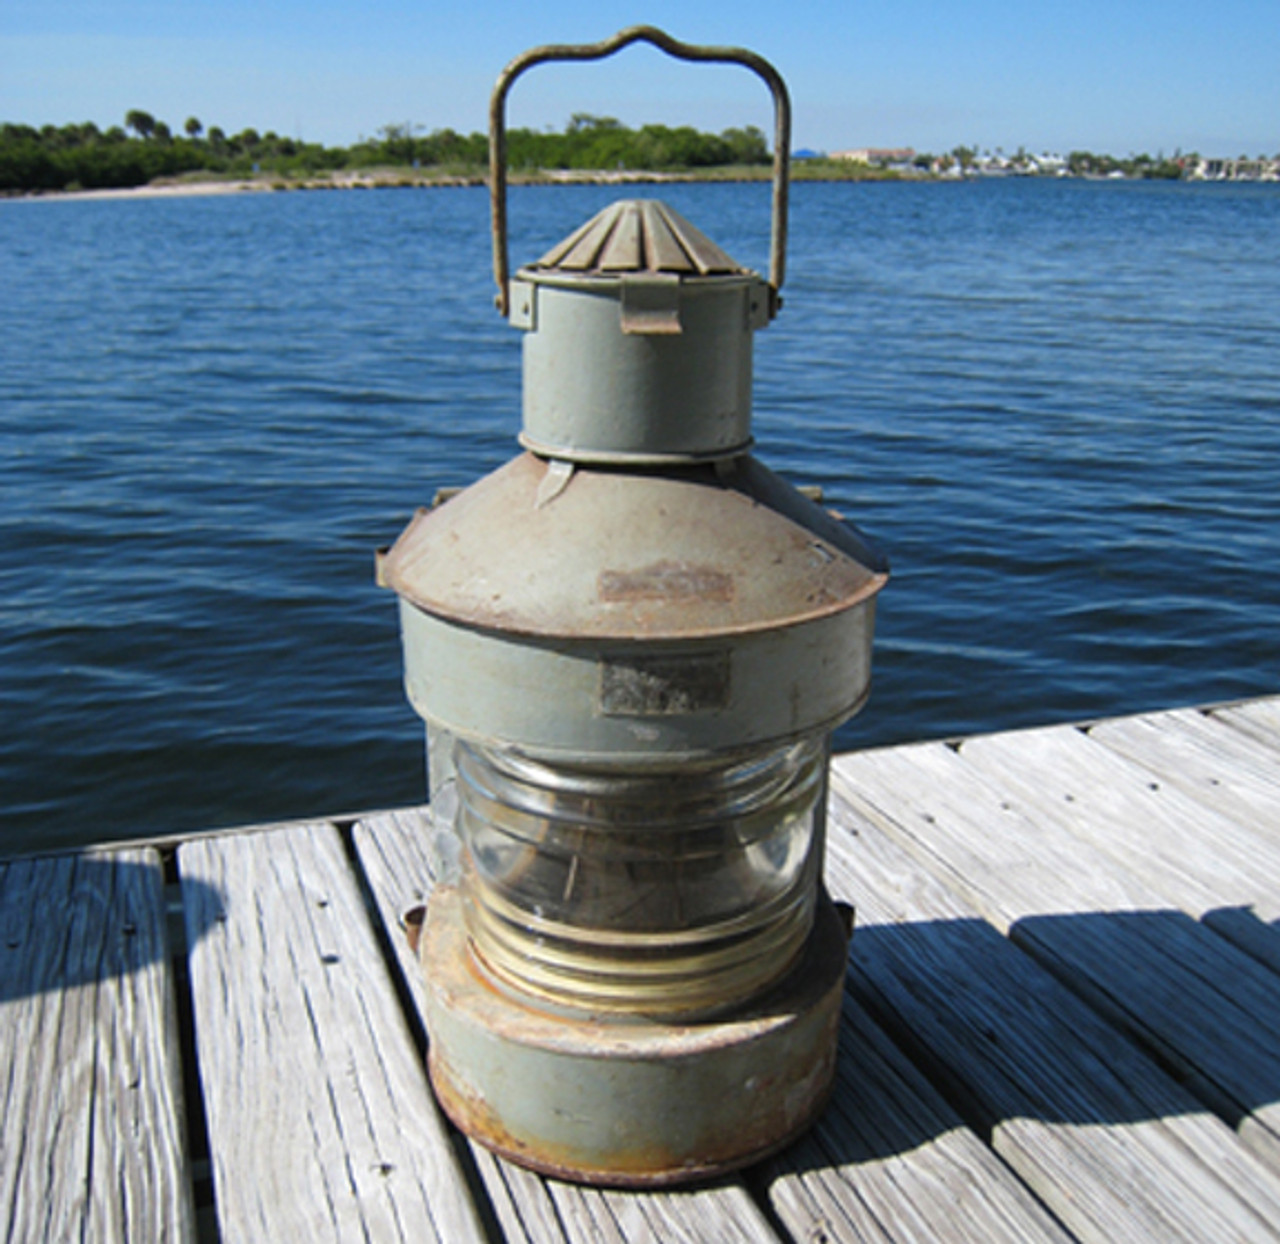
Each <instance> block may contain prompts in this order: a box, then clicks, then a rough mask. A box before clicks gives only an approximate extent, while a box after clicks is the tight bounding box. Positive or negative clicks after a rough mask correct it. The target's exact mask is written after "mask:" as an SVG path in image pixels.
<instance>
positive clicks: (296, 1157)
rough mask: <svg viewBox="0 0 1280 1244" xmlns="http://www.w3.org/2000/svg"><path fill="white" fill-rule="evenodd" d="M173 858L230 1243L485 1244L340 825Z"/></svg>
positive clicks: (217, 845) (223, 1223)
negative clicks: (361, 1243)
mask: <svg viewBox="0 0 1280 1244" xmlns="http://www.w3.org/2000/svg"><path fill="white" fill-rule="evenodd" d="M178 865H179V870H180V873H181V876H182V886H183V897H184V902H185V906H186V913H187V926H188V940H189V942H190V946H191V949H190V961H191V984H192V995H193V1004H194V1010H195V1023H196V1047H197V1053H198V1058H199V1066H200V1077H201V1081H202V1084H203V1086H204V1097H205V1109H206V1115H207V1118H208V1128H209V1142H210V1152H211V1157H212V1165H213V1176H214V1195H215V1200H216V1204H217V1211H218V1224H219V1228H220V1231H221V1236H222V1239H223V1241H224V1244H234V1242H235V1241H240V1240H244V1241H254V1242H257V1241H261V1240H307V1241H316V1240H325V1239H328V1240H335V1241H338V1240H342V1241H346V1240H352V1239H362V1240H377V1241H380V1242H381V1241H393V1240H403V1241H410V1240H412V1241H414V1242H415V1244H417V1242H418V1241H421V1240H438V1241H441V1242H442V1244H454V1242H455V1241H463V1240H480V1239H483V1238H484V1233H483V1229H482V1226H481V1223H480V1220H479V1217H478V1215H477V1213H476V1209H475V1206H474V1205H473V1203H472V1201H471V1199H470V1196H469V1194H468V1192H467V1187H466V1181H465V1175H464V1173H463V1171H462V1169H461V1166H460V1165H459V1163H458V1160H457V1155H456V1154H455V1152H454V1150H453V1147H452V1142H451V1140H450V1137H449V1135H448V1132H447V1130H446V1128H445V1125H444V1123H443V1120H442V1119H441V1118H440V1116H439V1114H438V1112H437V1111H436V1108H435V1103H434V1101H433V1099H432V1097H431V1093H430V1089H429V1088H428V1085H427V1083H426V1078H425V1076H424V1074H423V1069H422V1065H421V1062H420V1060H419V1058H418V1054H417V1051H416V1049H415V1047H414V1043H413V1040H412V1037H411V1034H410V1032H409V1030H408V1028H407V1026H406V1022H405V1018H404V1015H403V1013H402V1012H401V1010H400V1007H399V1004H398V1001H397V998H396V994H395V990H394V986H393V984H392V981H391V978H390V976H389V975H388V973H387V969H386V966H385V964H384V962H383V959H382V956H381V952H380V950H379V947H378V944H377V939H376V937H375V935H374V932H373V928H372V925H371V924H370V922H369V918H368V914H367V912H366V909H365V906H364V903H363V899H362V896H361V893H360V891H359V888H358V885H357V883H356V879H355V877H354V875H353V873H352V871H351V867H350V862H349V861H348V859H347V858H346V855H345V852H344V848H343V845H342V842H341V839H340V837H339V835H338V833H337V831H336V829H334V827H332V826H330V825H326V824H314V825H308V826H302V827H296V828H293V829H290V830H288V831H284V832H280V833H262V834H252V835H245V836H230V837H221V838H209V839H205V840H202V841H199V842H194V843H191V844H189V845H187V846H184V847H183V848H182V849H181V850H180V851H179V854H178Z"/></svg>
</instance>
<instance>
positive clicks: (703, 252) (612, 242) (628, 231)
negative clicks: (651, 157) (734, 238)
mask: <svg viewBox="0 0 1280 1244" xmlns="http://www.w3.org/2000/svg"><path fill="white" fill-rule="evenodd" d="M529 268H530V269H532V270H534V271H538V272H552V271H557V272H565V273H579V274H586V273H592V274H596V275H600V276H609V275H615V274H620V273H624V272H669V273H675V274H677V275H688V276H715V275H722V274H731V273H744V272H746V271H747V269H746V268H744V267H742V266H741V265H740V264H738V263H735V262H734V260H733V259H731V258H730V257H729V256H728V255H727V254H725V252H724V251H723V250H721V248H720V247H719V246H717V245H716V244H715V243H714V242H713V241H712V240H711V239H710V238H709V237H707V235H706V234H705V233H703V232H702V231H701V230H699V229H698V228H696V227H695V226H694V225H691V224H690V223H689V222H688V221H687V220H685V218H684V217H683V216H681V215H680V213H679V212H676V211H673V210H672V209H671V208H669V207H668V206H667V205H666V204H665V203H660V202H658V201H657V200H656V199H619V200H618V201H617V202H616V203H611V204H610V205H609V206H608V207H606V208H605V209H604V210H603V211H601V212H597V213H596V214H595V215H594V216H593V217H592V218H591V219H590V220H588V221H587V222H586V224H584V225H582V226H580V227H579V228H577V229H575V230H574V231H573V232H572V233H571V234H570V235H569V236H568V237H567V238H565V239H564V240H563V241H562V242H560V243H559V244H558V245H556V246H553V247H552V248H551V249H550V250H549V251H547V253H546V254H545V255H543V256H542V258H541V259H539V260H538V261H537V262H536V263H533V264H530V265H529Z"/></svg>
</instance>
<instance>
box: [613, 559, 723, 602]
mask: <svg viewBox="0 0 1280 1244" xmlns="http://www.w3.org/2000/svg"><path fill="white" fill-rule="evenodd" d="M597 595H598V596H599V598H600V600H602V601H606V602H610V603H618V604H621V603H630V602H633V601H641V600H653V601H663V602H668V601H669V602H683V601H717V602H723V601H731V600H733V598H734V586H733V576H732V575H729V574H725V572H724V571H723V570H717V569H716V568H715V567H714V566H691V565H689V564H688V563H687V562H673V561H660V562H654V563H653V565H651V566H645V567H644V568H642V569H640V570H602V571H601V572H600V577H599V580H598V585H597Z"/></svg>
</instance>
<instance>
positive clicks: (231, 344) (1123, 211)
mask: <svg viewBox="0 0 1280 1244" xmlns="http://www.w3.org/2000/svg"><path fill="white" fill-rule="evenodd" d="M613 197H616V193H615V192H612V191H609V190H605V189H597V188H589V187H580V188H562V189H538V190H523V191H521V190H517V191H515V192H513V196H512V221H513V239H512V250H513V254H514V256H515V257H516V259H517V260H519V259H524V258H531V257H533V256H535V255H537V254H540V253H541V251H542V250H543V249H545V248H546V247H547V246H548V245H550V244H551V243H552V242H554V241H556V240H558V238H559V237H561V236H563V235H564V234H566V233H568V232H569V231H570V230H571V229H572V228H573V227H575V226H576V225H577V224H579V223H580V222H581V221H582V220H584V219H585V218H586V217H587V216H588V215H590V214H591V213H592V212H594V211H595V210H596V209H597V208H599V207H600V206H603V205H604V204H605V203H606V202H608V201H609V200H610V199H612V198H613ZM663 197H664V198H666V199H667V200H668V201H669V202H670V203H671V204H672V205H673V206H674V207H676V208H677V210H679V211H681V212H683V213H684V214H685V215H687V216H689V217H690V218H691V219H692V220H693V221H694V223H696V224H698V225H699V226H700V227H701V228H703V229H704V230H705V231H706V232H708V233H709V234H711V235H712V236H713V237H714V238H715V239H716V240H717V241H718V242H720V243H721V244H722V245H723V246H724V247H725V248H726V249H727V250H729V252H730V253H731V254H733V255H734V256H735V257H736V258H738V259H739V260H741V261H744V262H748V263H751V264H753V265H755V266H757V267H761V266H763V265H765V263H766V262H767V238H768V199H767V190H766V189H765V188H762V187H746V186H674V187H670V188H667V189H664V191H663ZM486 212H487V203H486V198H485V195H484V192H483V191H481V190H439V191H409V190H405V191H383V192H364V193H358V192H348V193H342V194H275V195H258V196H244V197H233V198H210V199H186V200H181V201H174V200H142V201H130V202H114V201H113V202H98V201H63V202H22V203H0V272H2V273H3V288H4V297H3V298H2V299H0V363H2V364H3V365H2V366H0V818H3V819H2V821H0V825H2V826H3V828H0V833H2V834H4V835H5V838H6V841H7V842H9V843H10V844H13V843H17V842H23V843H30V842H38V841H44V842H48V843H49V844H57V843H59V842H62V841H67V840H70V839H72V838H75V837H82V838H97V837H105V836H111V835H114V836H118V835H122V834H134V833H137V834H142V833H159V832H164V831H169V830H178V829H187V828H198V827H207V826H215V825H225V824H233V823H238V822H245V821H251V820H265V819H272V818H278V817H286V816H300V815H307V814H319V813H335V812H339V811H351V810H357V809H365V808H373V807H381V806H387V805H392V804H398V803H405V802H412V801H416V800H418V799H420V798H421V796H422V792H423V776H422V768H423V766H422V757H421V751H422V748H421V733H420V723H419V721H418V719H417V718H416V717H415V716H414V715H413V714H412V712H411V711H410V709H409V708H408V706H407V704H406V703H405V701H404V697H403V694H402V691H401V688H400V654H399V643H398V637H397V630H396V617H395V607H394V600H393V598H392V597H391V596H389V595H388V594H386V593H384V592H381V591H379V590H378V589H376V588H375V587H374V585H373V561H372V556H373V549H374V548H375V546H377V545H380V544H385V543H388V542H389V541H390V540H392V539H393V538H394V537H395V535H396V534H397V533H398V531H399V530H400V529H401V527H403V525H404V524H405V522H406V521H407V519H408V517H409V516H410V515H411V513H412V511H413V509H414V507H415V506H417V505H420V504H423V503H425V502H427V501H428V500H429V499H430V497H431V496H432V494H433V493H434V491H435V489H436V488H437V487H438V486H440V485H450V484H465V483H467V482H469V481H471V480H473V479H475V478H476V477H478V476H479V475H480V474H482V473H484V472H485V471H487V470H489V469H492V468H493V467H496V466H497V465H499V464H500V463H501V462H503V461H505V460H506V459H507V458H508V457H510V456H511V455H512V454H513V453H514V452H515V444H514V439H513V438H514V434H515V432H516V430H517V428H518V423H519V387H520V377H519V334H518V333H517V332H516V331H515V330H513V329H510V328H508V327H507V326H505V325H504V324H503V323H502V321H500V320H499V319H498V317H497V316H496V315H495V314H494V313H493V311H492V309H491V294H490V286H489V280H490V278H489V256H488V250H487V248H488V222H487V215H486ZM792 213H793V214H792V235H791V249H790V264H789V269H788V281H787V289H786V294H787V307H786V310H785V311H784V313H783V315H782V317H781V318H780V319H779V320H778V321H777V322H776V323H775V324H774V325H773V326H772V327H770V328H769V329H768V330H767V331H766V332H764V333H762V334H761V335H760V336H759V338H758V340H757V351H756V434H757V440H758V444H759V450H758V452H759V455H760V457H761V458H762V459H763V460H764V461H766V462H767V463H768V464H769V465H771V466H773V467H774V468H775V469H777V470H779V471H781V472H782V473H783V474H784V475H786V476H788V477H789V478H791V479H793V480H794V481H795V482H798V483H818V484H821V485H823V487H824V488H825V490H826V496H827V500H828V501H829V502H830V503H832V504H834V505H836V506H837V507H838V508H840V509H841V510H842V511H844V512H845V513H846V514H847V515H848V516H849V517H851V518H853V519H854V520H855V521H857V522H858V523H859V525H860V526H862V527H863V528H864V530H866V531H867V532H868V533H869V534H870V535H871V536H872V537H873V538H875V539H876V540H877V541H878V542H879V543H880V544H882V545H883V546H884V548H885V549H886V550H887V552H888V554H889V556H890V559H891V561H892V564H893V569H894V578H893V580H892V582H891V583H890V585H889V587H888V588H887V589H886V591H885V592H884V594H883V596H882V597H881V607H880V612H879V617H878V635H877V643H876V655H875V670H876V674H875V690H874V693H873V696H872V700H871V703H870V705H869V706H868V707H867V709H866V710H865V711H864V712H863V714H862V715H861V716H860V717H858V718H857V719H855V721H854V722H853V723H851V725H849V726H848V727H846V728H845V729H844V730H843V731H842V732H841V734H840V737H839V742H840V744H841V745H842V746H864V745H869V744H874V743H883V742H891V741H898V740H904V739H915V738H924V737H930V736H939V735H952V734H958V733H970V732H975V731H983V730H991V729H997V728H1002V727H1008V726H1014V725H1020V724H1030V723H1039V722H1048V721H1058V720H1068V719H1079V718H1086V717H1092V716H1100V715H1107V714H1114V713H1121V712H1128V711H1138V710H1142V709H1149V708H1159V707H1170V706H1173V705H1179V704H1189V703H1203V702H1208V701H1214V700H1221V699H1227V698H1232V697H1237V696H1247V695H1252V694H1262V693H1269V692H1274V691H1277V690H1280V625H1278V623H1280V453H1278V450H1280V297H1278V296H1277V294H1276V288H1277V286H1276V256H1277V255H1278V254H1280V191H1277V189H1276V188H1275V187H1267V186H1246V185H1231V186H1217V185H1209V186H1192V185H1154V184H1152V185H1147V184H1120V185H1117V184H1092V183H1080V182H1067V183H1060V182H1053V183H1048V182H988V183H981V184H965V185H860V186H847V185H801V186H797V187H796V188H795V190H794V198H793V204H792Z"/></svg>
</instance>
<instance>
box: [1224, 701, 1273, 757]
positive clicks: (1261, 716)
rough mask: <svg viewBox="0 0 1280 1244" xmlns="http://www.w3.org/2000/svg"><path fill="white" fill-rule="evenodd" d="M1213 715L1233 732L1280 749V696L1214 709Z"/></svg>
mask: <svg viewBox="0 0 1280 1244" xmlns="http://www.w3.org/2000/svg"><path fill="white" fill-rule="evenodd" d="M1213 715H1214V717H1215V718H1216V719H1217V720H1218V721H1221V722H1225V723H1226V724H1227V725H1229V726H1231V727H1232V728H1233V729H1235V730H1242V731H1244V733H1246V734H1250V735H1252V736H1253V737H1254V738H1256V739H1259V740H1260V741H1261V742H1263V743H1268V744H1270V745H1271V746H1272V747H1280V696H1272V697H1270V698H1268V699H1262V700H1250V701H1249V702H1248V703H1246V704H1233V705H1231V706H1230V707H1227V708H1216V709H1214V710H1213Z"/></svg>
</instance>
